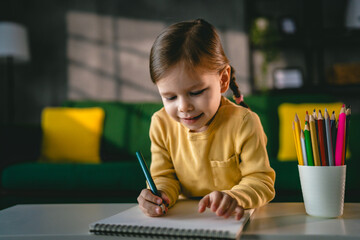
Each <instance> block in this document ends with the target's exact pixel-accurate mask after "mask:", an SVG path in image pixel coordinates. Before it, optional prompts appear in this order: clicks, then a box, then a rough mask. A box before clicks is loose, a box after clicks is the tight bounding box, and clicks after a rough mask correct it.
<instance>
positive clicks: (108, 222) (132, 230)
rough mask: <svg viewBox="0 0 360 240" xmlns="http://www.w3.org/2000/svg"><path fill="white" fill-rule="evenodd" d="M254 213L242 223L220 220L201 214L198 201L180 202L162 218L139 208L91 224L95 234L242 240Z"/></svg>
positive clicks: (212, 215)
mask: <svg viewBox="0 0 360 240" xmlns="http://www.w3.org/2000/svg"><path fill="white" fill-rule="evenodd" d="M253 212H254V209H249V210H246V211H245V214H244V216H243V217H242V218H241V219H240V220H239V221H237V220H235V218H234V217H230V218H228V219H225V218H222V217H218V216H216V215H215V214H214V213H213V212H211V211H210V210H209V209H207V210H206V211H205V212H203V213H198V201H194V200H181V201H178V202H177V203H176V204H175V205H174V206H173V207H172V208H170V209H169V211H168V213H167V214H166V215H165V216H162V217H148V216H146V215H145V214H144V213H143V212H142V211H141V210H140V208H139V207H138V206H134V207H132V208H130V209H128V210H125V211H124V212H120V213H118V214H116V215H114V216H111V217H109V218H105V219H102V220H100V221H97V222H94V223H92V224H90V232H91V233H94V234H105V235H121V236H131V235H134V236H149V237H154V236H162V237H167V238H171V237H190V238H211V239H239V238H240V235H241V232H242V230H243V228H244V226H245V224H246V223H247V222H248V220H249V218H250V216H251V214H252V213H253Z"/></svg>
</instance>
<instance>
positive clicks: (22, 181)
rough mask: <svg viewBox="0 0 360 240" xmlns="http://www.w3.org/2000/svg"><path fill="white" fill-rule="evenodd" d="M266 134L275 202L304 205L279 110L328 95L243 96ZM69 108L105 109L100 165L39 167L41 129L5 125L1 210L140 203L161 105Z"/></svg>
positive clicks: (359, 196) (359, 191) (351, 185)
mask: <svg viewBox="0 0 360 240" xmlns="http://www.w3.org/2000/svg"><path fill="white" fill-rule="evenodd" d="M245 100H246V102H247V103H248V105H249V106H250V107H251V109H252V110H253V111H254V112H256V113H257V114H258V115H259V117H260V119H261V122H262V124H263V127H264V130H265V132H266V134H267V136H268V145H267V149H268V153H269V158H270V164H271V166H272V167H273V168H274V169H275V171H276V173H277V177H276V183H275V187H276V192H277V194H276V197H275V199H274V201H302V196H301V188H300V183H299V174H298V170H297V161H296V160H295V159H294V161H290V162H280V161H279V160H278V159H277V152H278V149H279V126H278V125H279V124H278V122H279V119H278V115H277V107H278V106H279V104H281V103H283V102H291V103H303V102H331V101H335V100H336V99H333V98H332V97H331V96H326V95H303V94H302V95H299V94H296V95H293V94H288V95H284V94H281V95H277V94H264V95H254V96H248V97H246V98H245ZM63 106H66V107H79V108H84V107H94V106H98V107H102V108H103V109H104V110H105V120H104V128H103V135H102V139H101V150H100V156H101V163H100V164H73V163H60V164H55V163H41V162H39V161H38V159H39V157H40V151H41V141H42V132H41V127H40V126H29V125H16V126H2V127H1V131H0V158H1V161H0V171H1V178H0V184H1V185H0V208H5V207H8V206H11V205H14V204H19V203H59V202H136V198H137V196H138V194H139V192H140V190H141V189H142V188H144V187H145V177H144V175H143V173H142V172H141V169H140V166H139V164H138V161H137V159H136V156H135V152H136V151H137V150H140V151H141V152H142V153H143V155H144V158H145V159H146V161H147V162H148V164H150V158H151V156H150V139H149V134H148V132H149V126H150V121H151V116H152V114H153V113H154V112H155V111H157V110H158V109H160V108H161V107H162V104H161V103H122V102H97V101H68V102H66V103H64V105H63ZM359 118H360V116H358V115H356V114H353V115H352V120H351V121H352V122H351V134H350V140H349V147H350V151H351V153H352V155H351V159H350V160H349V161H348V168H347V180H346V181H347V182H346V196H345V200H346V201H349V202H356V201H359V200H360V186H359V184H357V183H358V182H359V174H358V173H357V170H358V169H360V161H357V160H358V159H359V155H360V154H359V152H360V151H359V149H358V148H357V146H356V144H357V142H356V139H359V137H360V136H359V134H360V130H359V129H358V128H359V126H360V124H359V123H360V119H359Z"/></svg>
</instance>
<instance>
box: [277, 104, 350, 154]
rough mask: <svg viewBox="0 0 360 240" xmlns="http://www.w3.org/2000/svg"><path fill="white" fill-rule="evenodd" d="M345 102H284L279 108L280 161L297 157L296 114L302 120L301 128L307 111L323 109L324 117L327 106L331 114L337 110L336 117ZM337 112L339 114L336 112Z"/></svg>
mask: <svg viewBox="0 0 360 240" xmlns="http://www.w3.org/2000/svg"><path fill="white" fill-rule="evenodd" d="M342 105H343V103H341V102H337V103H300V104H294V103H282V104H280V106H279V108H278V114H279V152H278V155H277V158H278V160H279V161H295V160H296V159H297V156H296V150H295V144H294V136H293V131H292V122H294V118H295V114H297V115H298V117H299V120H300V126H301V129H304V126H305V114H306V111H308V112H309V114H312V113H313V110H314V109H315V110H316V115H318V111H319V110H321V112H322V116H323V117H324V113H325V108H327V110H328V112H329V114H331V113H332V111H335V115H336V117H338V115H339V112H340V109H341V106H342ZM336 113H337V114H336Z"/></svg>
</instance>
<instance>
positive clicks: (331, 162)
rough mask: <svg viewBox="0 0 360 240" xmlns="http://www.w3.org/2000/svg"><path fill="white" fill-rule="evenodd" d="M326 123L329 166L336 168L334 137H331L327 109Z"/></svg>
mask: <svg viewBox="0 0 360 240" xmlns="http://www.w3.org/2000/svg"><path fill="white" fill-rule="evenodd" d="M324 123H325V134H326V149H327V157H328V161H329V166H334V152H333V145H332V137H331V127H330V118H329V113H328V111H327V109H326V108H325V113H324Z"/></svg>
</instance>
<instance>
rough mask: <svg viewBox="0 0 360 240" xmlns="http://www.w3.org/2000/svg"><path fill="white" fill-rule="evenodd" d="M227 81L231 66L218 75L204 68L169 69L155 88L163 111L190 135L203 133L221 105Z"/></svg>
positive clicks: (178, 67) (177, 65) (180, 64)
mask: <svg viewBox="0 0 360 240" xmlns="http://www.w3.org/2000/svg"><path fill="white" fill-rule="evenodd" d="M229 81H230V66H227V67H226V68H225V69H224V70H223V71H222V72H221V73H220V74H219V73H218V72H216V71H209V70H208V69H206V68H204V67H196V68H195V69H189V68H188V67H186V66H185V65H184V64H183V63H178V64H176V65H175V66H174V67H172V68H171V69H170V70H169V71H168V72H167V74H166V75H165V77H164V78H162V79H160V80H159V81H158V82H157V83H156V85H157V87H158V89H159V93H160V95H161V98H162V101H163V104H164V107H165V111H166V112H167V114H169V116H170V117H172V118H173V119H174V120H175V121H177V122H180V123H181V124H183V125H184V126H185V127H187V128H188V129H190V131H193V132H202V131H205V130H206V129H207V128H208V126H209V124H210V122H211V120H212V119H213V117H214V116H215V114H216V112H217V110H218V109H219V106H220V101H221V94H222V93H224V92H226V90H227V89H228V87H229Z"/></svg>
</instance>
